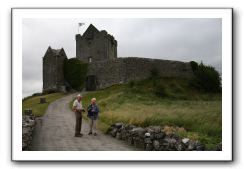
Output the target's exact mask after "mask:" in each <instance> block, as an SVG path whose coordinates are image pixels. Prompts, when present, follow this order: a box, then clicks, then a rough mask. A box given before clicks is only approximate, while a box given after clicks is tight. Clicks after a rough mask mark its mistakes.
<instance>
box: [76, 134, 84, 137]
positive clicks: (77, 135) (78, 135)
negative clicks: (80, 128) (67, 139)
mask: <svg viewBox="0 0 244 169" xmlns="http://www.w3.org/2000/svg"><path fill="white" fill-rule="evenodd" d="M82 136H83V134H75V137H82Z"/></svg>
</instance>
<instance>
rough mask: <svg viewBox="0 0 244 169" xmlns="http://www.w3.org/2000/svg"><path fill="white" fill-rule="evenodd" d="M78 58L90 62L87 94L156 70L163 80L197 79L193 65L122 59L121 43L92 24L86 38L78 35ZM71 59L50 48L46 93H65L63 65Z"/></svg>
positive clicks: (45, 66) (46, 62)
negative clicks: (194, 76)
mask: <svg viewBox="0 0 244 169" xmlns="http://www.w3.org/2000/svg"><path fill="white" fill-rule="evenodd" d="M76 58H77V59H79V60H81V61H83V62H86V63H88V65H89V66H88V73H87V77H86V81H85V89H86V90H87V91H90V90H97V89H104V88H106V87H109V86H112V85H114V84H122V83H127V82H129V81H131V80H143V79H146V78H148V77H149V76H150V73H151V70H152V69H154V68H156V69H157V70H158V72H159V74H160V76H161V77H181V78H190V77H192V76H193V72H192V69H191V65H190V63H189V62H180V61H170V60H161V59H149V58H136V57H127V58H124V57H123V58H118V57H117V41H116V40H115V38H114V37H113V36H112V35H110V34H108V33H107V32H106V31H105V30H102V31H99V30H98V29H97V28H96V27H94V26H93V25H92V24H90V26H89V27H88V28H87V30H86V31H85V32H84V33H83V35H80V34H77V35H76ZM65 59H67V56H66V54H65V51H64V49H63V48H62V49H57V50H55V49H52V48H51V47H48V49H47V51H46V53H45V55H44V57H43V92H48V91H65V88H66V87H67V85H68V84H67V82H66V81H65V79H64V75H63V64H64V61H65Z"/></svg>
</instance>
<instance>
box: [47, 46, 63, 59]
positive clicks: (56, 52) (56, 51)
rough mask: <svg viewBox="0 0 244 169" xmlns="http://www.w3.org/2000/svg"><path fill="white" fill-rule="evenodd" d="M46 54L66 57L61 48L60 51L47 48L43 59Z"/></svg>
mask: <svg viewBox="0 0 244 169" xmlns="http://www.w3.org/2000/svg"><path fill="white" fill-rule="evenodd" d="M48 53H53V54H54V55H60V54H61V53H64V54H65V56H66V53H65V51H64V48H63V47H62V48H61V49H53V48H52V47H51V46H49V47H48V49H47V51H46V53H45V55H44V57H45V56H46V55H48Z"/></svg>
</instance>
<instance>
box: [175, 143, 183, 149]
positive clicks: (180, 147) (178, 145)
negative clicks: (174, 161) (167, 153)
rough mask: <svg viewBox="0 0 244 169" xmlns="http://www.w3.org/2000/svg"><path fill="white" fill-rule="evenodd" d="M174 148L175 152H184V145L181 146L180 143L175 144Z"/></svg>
mask: <svg viewBox="0 0 244 169" xmlns="http://www.w3.org/2000/svg"><path fill="white" fill-rule="evenodd" d="M175 148H176V150H177V151H184V150H185V148H184V145H182V143H177V144H176V145H175Z"/></svg>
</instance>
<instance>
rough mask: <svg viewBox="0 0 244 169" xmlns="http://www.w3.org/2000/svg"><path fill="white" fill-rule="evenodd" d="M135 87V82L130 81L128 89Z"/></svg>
mask: <svg viewBox="0 0 244 169" xmlns="http://www.w3.org/2000/svg"><path fill="white" fill-rule="evenodd" d="M134 86H135V81H134V80H131V81H130V82H129V87H130V88H133V87H134Z"/></svg>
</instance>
